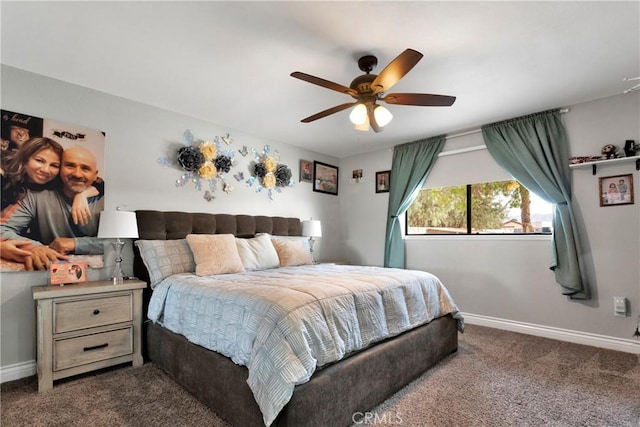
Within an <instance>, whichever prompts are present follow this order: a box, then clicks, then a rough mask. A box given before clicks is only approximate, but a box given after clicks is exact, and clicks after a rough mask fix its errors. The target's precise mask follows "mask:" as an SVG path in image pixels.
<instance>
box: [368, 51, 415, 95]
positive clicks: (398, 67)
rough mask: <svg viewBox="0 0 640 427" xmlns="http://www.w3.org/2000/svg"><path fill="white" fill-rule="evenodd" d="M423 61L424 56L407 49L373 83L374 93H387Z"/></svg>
mask: <svg viewBox="0 0 640 427" xmlns="http://www.w3.org/2000/svg"><path fill="white" fill-rule="evenodd" d="M421 59H422V54H421V53H420V52H418V51H416V50H413V49H407V50H405V51H404V52H402V53H401V54H400V55H398V56H397V57H396V59H394V60H393V61H391V62H390V63H389V65H387V66H386V67H385V68H384V70H382V71H381V72H380V74H378V77H376V79H375V80H374V81H373V82H371V90H373V93H374V94H376V93H381V92H386V91H388V90H389V89H391V86H393V85H395V84H396V83H398V81H399V80H400V79H401V78H402V77H404V75H405V74H407V73H408V72H409V71H411V69H412V68H413V67H414V66H415V65H416V64H417V63H418V61H420V60H421Z"/></svg>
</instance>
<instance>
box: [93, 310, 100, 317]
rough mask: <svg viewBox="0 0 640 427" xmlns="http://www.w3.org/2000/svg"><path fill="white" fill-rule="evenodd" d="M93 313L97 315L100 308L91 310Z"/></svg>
mask: <svg viewBox="0 0 640 427" xmlns="http://www.w3.org/2000/svg"><path fill="white" fill-rule="evenodd" d="M93 314H95V315H96V316H97V315H98V314H100V310H98V309H97V308H96V309H95V310H93Z"/></svg>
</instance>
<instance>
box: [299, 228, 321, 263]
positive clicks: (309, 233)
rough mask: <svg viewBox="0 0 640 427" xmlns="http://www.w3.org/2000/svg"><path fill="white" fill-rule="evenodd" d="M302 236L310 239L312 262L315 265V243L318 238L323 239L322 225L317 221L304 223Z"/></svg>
mask: <svg viewBox="0 0 640 427" xmlns="http://www.w3.org/2000/svg"><path fill="white" fill-rule="evenodd" d="M302 235H303V236H305V237H309V251H310V252H311V260H312V261H313V263H314V264H315V262H316V261H315V259H314V258H313V243H314V242H315V238H316V237H322V224H321V223H320V221H318V220H317V219H315V220H314V219H311V220H307V221H302Z"/></svg>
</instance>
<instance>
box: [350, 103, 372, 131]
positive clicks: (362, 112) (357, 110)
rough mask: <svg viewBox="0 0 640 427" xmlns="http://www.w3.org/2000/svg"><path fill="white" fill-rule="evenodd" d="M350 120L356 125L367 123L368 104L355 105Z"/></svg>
mask: <svg viewBox="0 0 640 427" xmlns="http://www.w3.org/2000/svg"><path fill="white" fill-rule="evenodd" d="M349 120H351V123H353V124H354V125H356V126H357V125H363V124H365V123H366V122H367V106H366V105H364V104H362V103H360V104H357V105H356V106H355V107H353V110H351V114H349ZM367 125H368V123H367ZM367 127H368V126H367Z"/></svg>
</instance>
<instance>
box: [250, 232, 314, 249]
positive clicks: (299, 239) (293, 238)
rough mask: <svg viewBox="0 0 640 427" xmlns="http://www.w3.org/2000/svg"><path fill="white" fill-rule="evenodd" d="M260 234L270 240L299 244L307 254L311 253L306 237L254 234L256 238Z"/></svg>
mask: <svg viewBox="0 0 640 427" xmlns="http://www.w3.org/2000/svg"><path fill="white" fill-rule="evenodd" d="M261 234H265V235H267V236H270V237H271V240H287V241H295V242H301V243H302V245H303V246H304V247H305V249H306V250H307V251H308V252H311V247H310V246H309V238H308V237H304V236H274V235H269V234H267V233H258V234H256V236H260V235H261Z"/></svg>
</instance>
